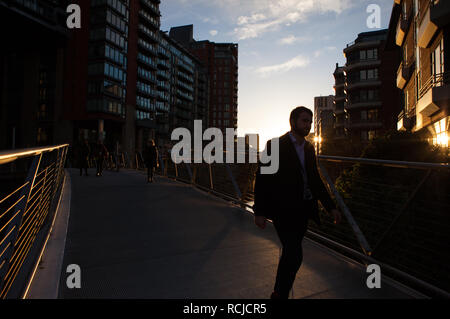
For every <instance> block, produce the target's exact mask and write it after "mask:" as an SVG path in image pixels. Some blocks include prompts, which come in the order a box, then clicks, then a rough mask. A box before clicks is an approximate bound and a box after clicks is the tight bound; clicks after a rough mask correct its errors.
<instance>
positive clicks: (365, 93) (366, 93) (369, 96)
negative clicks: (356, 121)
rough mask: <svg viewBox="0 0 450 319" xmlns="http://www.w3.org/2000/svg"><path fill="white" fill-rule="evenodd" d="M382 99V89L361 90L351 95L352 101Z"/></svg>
mask: <svg viewBox="0 0 450 319" xmlns="http://www.w3.org/2000/svg"><path fill="white" fill-rule="evenodd" d="M379 99H380V91H379V90H375V89H374V90H360V91H358V93H355V94H352V95H351V102H352V103H358V102H370V101H379Z"/></svg>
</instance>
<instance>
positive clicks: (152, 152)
mask: <svg viewBox="0 0 450 319" xmlns="http://www.w3.org/2000/svg"><path fill="white" fill-rule="evenodd" d="M143 157H144V161H145V166H147V183H152V182H153V170H154V169H155V168H156V166H157V164H158V149H157V148H156V145H155V141H154V140H149V141H148V142H147V145H146V147H145V149H144V152H143Z"/></svg>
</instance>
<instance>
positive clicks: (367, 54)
mask: <svg viewBox="0 0 450 319" xmlns="http://www.w3.org/2000/svg"><path fill="white" fill-rule="evenodd" d="M387 33H388V30H387V29H384V30H379V31H372V32H363V33H360V34H358V37H357V38H356V40H355V41H354V42H352V43H349V44H347V47H346V48H345V49H344V51H343V52H344V55H345V57H346V59H347V61H346V64H345V66H344V67H343V73H344V76H345V83H344V93H345V103H344V111H345V116H346V117H345V124H344V128H345V133H346V136H347V140H348V142H350V143H351V145H352V146H353V148H354V150H355V152H357V151H358V150H359V149H362V148H363V147H364V145H365V144H367V142H368V141H369V140H370V139H372V138H374V137H376V136H379V135H382V134H383V133H384V132H385V131H387V130H389V129H393V128H395V114H396V113H397V112H398V104H399V92H398V90H397V89H396V87H395V66H396V64H397V58H398V57H397V55H396V52H395V51H391V50H386V48H385V45H386V38H387ZM336 72H338V73H337V74H336V75H338V74H339V73H340V70H336V71H335V73H336ZM339 76H340V75H339ZM339 88H341V86H339ZM339 102H340V103H341V102H342V98H339ZM340 106H341V105H340ZM340 106H339V107H340ZM340 110H341V109H340V108H339V112H340ZM340 114H342V113H340Z"/></svg>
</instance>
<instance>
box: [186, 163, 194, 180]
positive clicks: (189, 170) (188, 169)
mask: <svg viewBox="0 0 450 319" xmlns="http://www.w3.org/2000/svg"><path fill="white" fill-rule="evenodd" d="M184 165H185V166H186V169H187V171H188V174H189V178H190V181H191V183H192V171H191V167H190V166H189V163H186V162H184Z"/></svg>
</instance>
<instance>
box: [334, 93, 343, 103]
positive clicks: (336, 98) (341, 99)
mask: <svg viewBox="0 0 450 319" xmlns="http://www.w3.org/2000/svg"><path fill="white" fill-rule="evenodd" d="M340 101H345V95H341V96H335V97H334V102H335V103H337V102H340Z"/></svg>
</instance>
